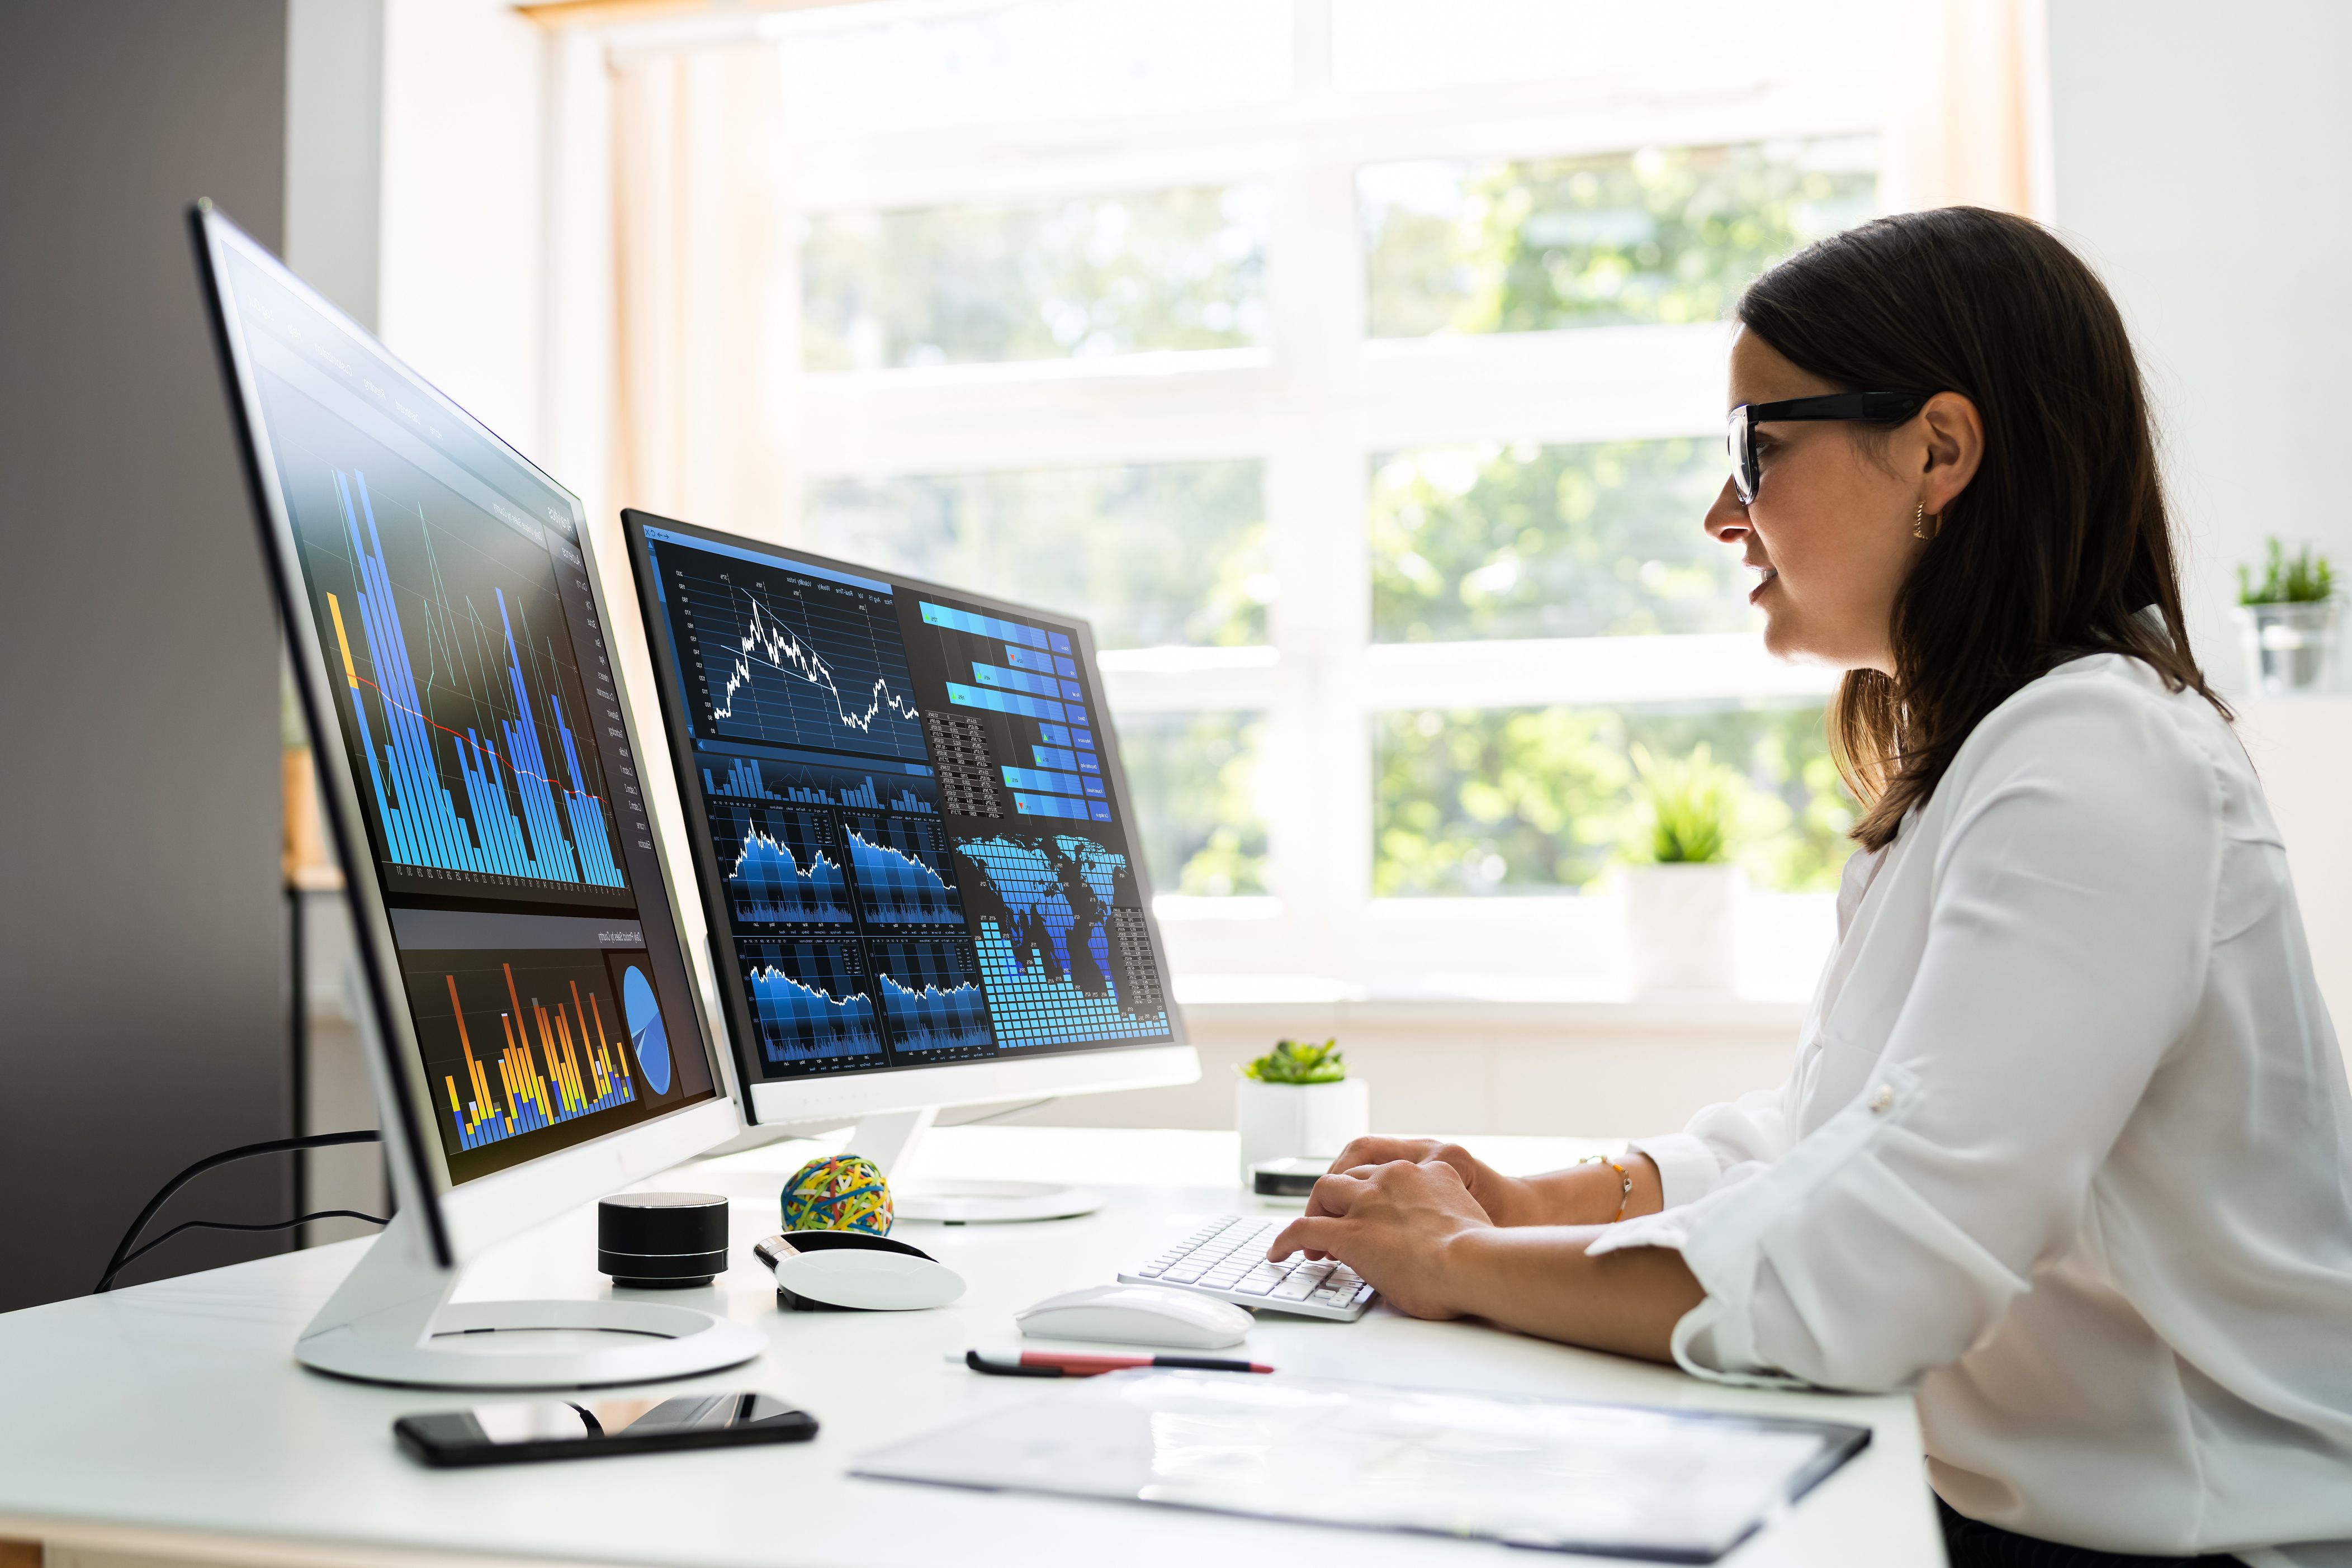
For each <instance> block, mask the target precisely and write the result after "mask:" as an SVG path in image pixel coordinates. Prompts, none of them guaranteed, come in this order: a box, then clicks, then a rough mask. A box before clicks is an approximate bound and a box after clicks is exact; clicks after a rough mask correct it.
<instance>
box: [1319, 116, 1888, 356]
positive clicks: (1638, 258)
mask: <svg viewBox="0 0 2352 1568" xmlns="http://www.w3.org/2000/svg"><path fill="white" fill-rule="evenodd" d="M1876 156H1877V154H1876V142H1875V140H1874V138H1871V137H1866V136H1865V137H1850V138H1842V139H1839V140H1835V141H1806V142H1774V143H1756V144H1750V145H1748V146H1741V147H1676V148H1645V149H1643V150H1642V151H1640V152H1621V153H1612V154H1608V155H1606V156H1601V157H1591V158H1545V159H1536V160H1532V161H1529V162H1518V163H1503V162H1414V163H1384V164H1375V165H1372V166H1370V167H1368V168H1366V169H1364V170H1362V171H1361V172H1360V173H1359V174H1358V176H1357V196H1358V201H1359V207H1360V213H1361V214H1362V223H1363V229H1364V243H1365V246H1366V249H1367V254H1368V257H1369V264H1370V286H1369V292H1370V331H1371V333H1372V335H1373V336H1374V337H1380V338H1414V337H1423V336H1426V335H1428V334H1430V333H1434V332H1531V331H1540V330H1544V329H1550V328H1561V327H1607V326H1615V325H1619V324H1622V323H1627V322H1664V323H1673V322H1684V321H1713V320H1717V319H1720V318H1721V317H1722V316H1723V315H1724V313H1725V312H1726V311H1727V309H1728V308H1729V307H1730V305H1731V303H1732V301H1733V300H1734V299H1736V298H1738V294H1739V291H1740V289H1742V288H1743V287H1746V286H1747V285H1748V280H1749V279H1751V278H1753V277H1755V276H1756V275H1757V274H1758V273H1759V272H1761V271H1763V270H1764V268H1765V267H1768V266H1769V265H1770V264H1771V263H1772V262H1774V261H1777V260H1778V259H1780V257H1781V256H1786V255H1788V254H1789V253H1790V251H1793V250H1795V249H1797V248H1798V247H1799V246H1803V245H1805V244H1807V243H1809V242H1811V241H1812V240H1815V239H1818V238H1820V237H1822V235H1828V234H1832V233H1835V232H1836V231H1837V230H1839V229H1842V228H1846V227H1849V226H1851V225H1853V224H1856V223H1858V222H1860V221H1861V220H1862V219H1864V218H1865V217H1867V216H1869V215H1870V213H1871V210H1872V207H1873V204H1874V202H1875V201H1876V199H1877V190H1878V181H1877V175H1876V173H1875V172H1874V165H1875V162H1876Z"/></svg>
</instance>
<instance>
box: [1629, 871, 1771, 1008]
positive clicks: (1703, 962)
mask: <svg viewBox="0 0 2352 1568" xmlns="http://www.w3.org/2000/svg"><path fill="white" fill-rule="evenodd" d="M1623 878H1624V880H1623V882H1622V884H1621V885H1622V889H1623V895H1624V901H1625V951H1626V957H1627V959H1628V961H1629V967H1630V968H1631V970H1632V979H1633V994H1634V995H1635V996H1636V997H1640V998H1647V999H1654V998H1676V997H1679V998H1689V999H1692V1000H1704V999H1720V998H1727V997H1729V996H1730V995H1731V994H1732V992H1733V988H1734V981H1735V977H1737V975H1738V957H1739V953H1738V935H1737V931H1738V911H1739V900H1740V897H1741V895H1742V894H1745V893H1746V892H1747V891H1748V878H1747V876H1746V874H1745V873H1742V872H1741V871H1740V869H1739V868H1738V866H1736V865H1732V864H1730V863H1728V862H1723V861H1714V862H1672V863H1665V864H1656V865H1637V866H1628V867H1626V868H1625V870H1624V872H1623Z"/></svg>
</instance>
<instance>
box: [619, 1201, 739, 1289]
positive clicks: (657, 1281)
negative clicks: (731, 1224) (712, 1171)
mask: <svg viewBox="0 0 2352 1568" xmlns="http://www.w3.org/2000/svg"><path fill="white" fill-rule="evenodd" d="M596 1267H597V1268H599V1269H601V1270H604V1272H605V1273H607V1274H610V1275H611V1276H613V1283H614V1284H615V1285H626V1286H628V1287H630V1288H631V1289H633V1290H638V1291H676V1290H683V1289H685V1288H686V1287H688V1286H689V1285H708V1284H709V1283H710V1281H712V1280H713V1279H714V1278H716V1277H717V1276H718V1275H719V1272H720V1271H721V1270H724V1269H725V1268H726V1267H727V1200H726V1199H725V1198H723V1197H719V1196H718V1195H717V1194H716V1193H708V1192H624V1193H617V1194H615V1195H614V1196H613V1197H608V1198H606V1199H604V1201H603V1202H602V1203H600V1204H598V1205H597V1206H596Z"/></svg>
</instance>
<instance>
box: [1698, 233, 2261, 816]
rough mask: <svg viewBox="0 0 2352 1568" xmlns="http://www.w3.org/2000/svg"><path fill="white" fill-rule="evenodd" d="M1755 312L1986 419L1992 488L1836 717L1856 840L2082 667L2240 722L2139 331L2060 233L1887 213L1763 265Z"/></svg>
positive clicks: (1796, 345) (1750, 314) (1763, 322)
mask: <svg viewBox="0 0 2352 1568" xmlns="http://www.w3.org/2000/svg"><path fill="white" fill-rule="evenodd" d="M1738 318H1739V320H1740V321H1741V323H1742V324H1743V325H1744V326H1746V327H1747V329H1748V330H1749V331H1751V332H1754V333H1755V334H1756V335H1757V336H1758V337H1759V338H1761V339H1763V340H1764V341H1765V342H1767V343H1769V344H1770V345H1771V346H1772V348H1774V349H1775V350H1779V351H1780V354H1781V355H1782V356H1783V357H1785V358H1786V359H1788V360H1789V361H1790V362H1792V363H1794V364H1796V365H1798V366H1800V367H1801V368H1802V369H1804V370H1807V371H1811V372H1812V373H1813V374H1814V375H1817V376H1820V377H1822V379H1823V380H1825V381H1828V382H1833V383H1834V384H1835V385H1836V386H1837V387H1838V388H1840V389H1841V390H1844V391H1854V392H1877V391H1905V390H1917V391H1921V392H1946V391H1948V392H1959V393H1961V394H1963V395H1965V396H1966V397H1968V398H1969V400H1970V401H1972V402H1975V404H1976V405H1977V409H1978V411H1979V413H1981V414H1982V416H1983V419H1984V427H1985V451H1984V457H1983V460H1982V462H1981V464H1980V465H1979V467H1978V469H1977V472H1976V476H1975V477H1974V478H1973V479H1971V480H1970V481H1969V486H1968V488H1967V489H1966V490H1964V491H1962V492H1961V494H1960V495H1959V497H1958V498H1957V499H1956V500H1954V501H1953V502H1952V504H1951V505H1950V506H1949V507H1947V508H1946V509H1945V512H1944V515H1943V518H1942V523H1941V526H1940V527H1939V528H1938V529H1937V532H1936V535H1935V537H1934V538H1933V539H1931V540H1930V541H1929V542H1928V544H1927V548H1926V549H1924V550H1922V551H1921V552H1920V555H1919V559H1918V561H1917V562H1916V565H1915V566H1914V567H1913V569H1912V570H1911V574H1910V576H1909V577H1908V578H1906V580H1904V583H1903V586H1902V588H1901V589H1900V590H1899V591H1897V592H1896V595H1895V617H1894V625H1893V633H1894V643H1893V646H1894V653H1895V674H1893V675H1892V676H1889V675H1886V674H1882V673H1880V672H1879V671H1876V670H1853V671H1849V672H1848V673H1847V674H1846V676H1845V679H1844V680H1843V683H1842V684H1841V685H1839V687H1838V693H1837V696H1836V698H1835V700H1834V701H1833V702H1832V705H1831V708H1830V747H1831V751H1832V755H1833V756H1834V757H1835V758H1836V759H1837V765H1838V771H1839V773H1840V774H1841V775H1843V778H1844V779H1845V781H1846V785H1847V787H1848V788H1850V789H1853V792H1854V794H1855V795H1856V796H1857V797H1859V798H1860V799H1861V800H1862V801H1863V804H1864V812H1863V817H1862V820H1861V821H1859V822H1857V823H1855V824H1854V829H1853V836H1854V837H1855V838H1856V839H1858V840H1860V841H1862V842H1863V843H1864V845H1866V846H1868V847H1870V848H1872V849H1876V848H1878V847H1880V846H1882V845H1884V844H1885V843H1886V842H1888V841H1890V840H1892V839H1893V838H1894V837H1895V831H1896V830H1897V829H1898V828H1899V827H1900V826H1901V825H1902V821H1903V818H1904V815H1905V813H1906V812H1908V811H1909V810H1911V809H1912V808H1913V807H1914V806H1916V805H1919V804H1922V803H1923V802H1925V801H1926V800H1927V798H1928V797H1929V796H1930V795H1932V794H1934V793H1935V789H1936V785H1937V782H1938V781H1939V780H1940V779H1942V778H1943V776H1944V770H1945V769H1946V768H1949V767H1950V766H1951V764H1952V758H1953V757H1954V756H1955V755H1956V754H1957V753H1958V750H1959V748H1960V744H1961V743H1962V742H1963V741H1965V740H1967V739H1968V737H1969V732H1970V731H1972V730H1974V729H1975V728H1976V727H1977V724H1978V723H1979V721H1980V720H1981V719H1982V718H1983V717H1984V716H1986V715H1987V714H1989V713H1990V712H1991V711H1992V710H1993V709H1994V708H1996V707H1998V706H2000V704H2001V703H2002V702H2004V701H2005V700H2007V699H2008V698H2009V696H2010V695H2011V694H2013V693H2014V692H2016V691H2017V689H2018V688H2019V687H2020V686H2022V685H2025V684H2026V683H2027V682H2029V681H2031V680H2033V679H2034V678H2036V677H2037V676H2039V675H2042V674H2045V673H2047V672H2048V671H2049V670H2050V669H2052V668H2053V666H2055V665H2057V664H2062V663H2063V662H2065V661H2066V660H2068V659H2072V658H2076V657H2079V656H2081V655H2083V654H2085V653H2125V654H2128V655H2130V656H2131V657H2133V658H2136V659H2138V660H2141V661H2142V662H2144V663H2145V664H2147V665H2148V666H2149V667H2150V668H2151V669H2153V670H2155V671H2156V672H2157V674H2159V675H2161V676H2162V677H2163V678H2164V682H2165V684H2166V685H2168V686H2169V687H2170V688H2171V689H2173V690H2175V691H2179V690H2181V689H2183V688H2189V689H2193V690H2195V691H2196V692H2198V693H2199V694H2200V695H2202V696H2204V697H2205V698H2206V699H2207V700H2208V701H2210V703H2212V705H2213V706H2215V707H2216V708H2217V709H2219V710H2220V711H2221V715H2222V716H2223V717H2225V718H2226V717H2228V716H2229V712H2230V710H2229V708H2228V707H2227V706H2224V705H2223V703H2222V701H2221V698H2220V697H2219V696H2217V695H2214V693H2213V691H2212V690H2211V688H2210V687H2209V686H2207V685H2206V684H2205V676H2204V674H2203V673H2202V672H2201V671H2200V670H2199V669H2198V667H2197V661H2196V659H2195V658H2194V657H2192V656H2191V654H2190V653H2189V632H2188V628H2187V627H2186V626H2185V625H2184V624H2183V622H2182V620H2181V614H2180V588H2179V582H2178V581H2177V580H2176V578H2175V576H2174V571H2173V551H2172V540H2171V532H2170V527H2169V525H2168V522H2167V520H2166V517H2165V510H2164V492H2163V487H2162V486H2161V484H2160V483H2159V482H2158V476H2157V465H2156V441H2155V436H2154V434H2153V433H2152V432H2151V430H2150V428H2149V423H2148V411H2147V396H2146V393H2145V392H2143V390H2142V388H2141V385H2140V376H2139V365H2138V362H2137V361H2136V360H2135V359H2134V358H2133V355H2132V349H2131V341H2130V340H2129V339H2128V338H2127V337H2126V335H2125V332H2124V324H2123V318H2122V317H2121V316H2120V315H2119V314H2118V313H2117V312H2116V304H2115V301H2114V300H2113V299H2112V298H2109V297H2108V295H2107V291H2106V288H2105V286H2104V285H2103V284H2101V283H2100V281H2099V279H2098V277H2097V276H2096V275H2095V274H2094V273H2093V272H2092V271H2091V269H2090V268H2089V267H2086V266H2084V263H2083V261H2082V259H2081V258H2080V257H2078V256H2075V255H2074V252H2073V251H2071V250H2068V249H2067V248H2066V246H2064V245H2063V244H2061V243H2060V242H2059V241H2058V240H2057V239H2056V238H2055V237H2053V235H2051V234H2050V233H2049V232H2048V231H2047V230H2045V229H2043V228H2042V226H2041V225H2038V224H2033V223H2029V222H2028V221H2026V220H2025V219H2023V218H2019V217H2011V216H2010V215H2009V214H2005V213H1995V212H1989V211H1987V210H1985V209H1984V208H1981V207H1944V208H1940V209H1938V210H1937V211H1934V212H1926V213H1906V214H1902V215H1900V216H1896V217H1887V218H1880V219H1877V220H1876V221H1875V222H1873V223H1868V224H1864V225H1862V226H1861V227H1859V228H1854V229H1849V230H1847V231H1846V232H1845V233H1843V234H1841V235H1834V236H1832V237H1831V238H1829V239H1825V240H1822V242H1821V243H1819V244H1818V245H1815V246H1811V247H1810V248H1808V249H1806V250H1803V251H1801V252H1799V253H1798V254H1797V255H1795V256H1790V258H1789V259H1788V260H1786V261H1784V262H1782V263H1780V265H1779V266H1778V267H1773V268H1772V269H1771V270H1770V271H1769V272H1767V273H1765V274H1764V275H1763V276H1762V277H1759V278H1758V279H1757V280H1756V281H1755V282H1754V283H1752V284H1750V285H1749V286H1748V291H1747V293H1746V294H1745V295H1744V296H1742V297H1741V298H1740V301H1739V307H1738ZM1861 430H1862V439H1864V440H1869V439H1873V438H1874V433H1871V432H1869V431H1868V429H1867V427H1861ZM2147 606H2153V607H2154V609H2155V611H2156V613H2157V616H2158V618H2159V619H2160V620H2161V622H2162V625H2161V627H2160V628H2159V627H2158V626H2157V625H2155V624H2152V623H2151V622H2150V621H2149V619H2148V618H2147V617H2146V616H2144V615H2142V614H2140V613H2138V612H2140V611H2141V610H2142V609H2143V607H2147Z"/></svg>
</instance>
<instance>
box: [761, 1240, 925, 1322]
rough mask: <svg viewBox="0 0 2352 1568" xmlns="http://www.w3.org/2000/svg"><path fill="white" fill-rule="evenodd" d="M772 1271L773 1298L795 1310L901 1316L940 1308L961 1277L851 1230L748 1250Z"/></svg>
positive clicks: (917, 1251) (917, 1253)
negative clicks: (896, 1313)
mask: <svg viewBox="0 0 2352 1568" xmlns="http://www.w3.org/2000/svg"><path fill="white" fill-rule="evenodd" d="M751 1250H752V1251H753V1252H755V1253H757V1254H758V1255H759V1257H760V1259H761V1261H762V1262H764V1263H766V1264H767V1265H768V1267H769V1268H770V1269H772V1270H775V1275H776V1300H777V1303H778V1304H779V1305H781V1306H785V1307H789V1308H791V1309H793V1311H795V1312H820V1311H823V1310H824V1309H826V1308H849V1309H853V1310H855V1311H858V1312H912V1311H914V1310H916V1309H918V1308H921V1307H944V1306H946V1305H947V1304H948V1303H949V1302H950V1301H954V1300H955V1299H956V1298H957V1297H959V1296H961V1295H962V1294H963V1276H962V1275H961V1274H959V1273H957V1272H956V1271H955V1270H953V1269H950V1268H949V1267H948V1266H947V1265H946V1264H944V1263H942V1262H940V1260H938V1259H936V1258H934V1257H932V1256H931V1255H930V1254H929V1253H928V1252H926V1251H924V1250H923V1249H921V1248H919V1247H913V1246H909V1245H908V1243H906V1242H904V1241H893V1240H892V1239H890V1238H888V1237H887V1236H868V1235H866V1234H865V1233H864V1232H863V1231H856V1230H792V1231H787V1232H785V1233H784V1234H783V1235H781V1236H771V1237H769V1238H768V1239H766V1240H765V1241H762V1242H761V1243H759V1244H758V1245H757V1246H755V1247H753V1248H752V1249H751Z"/></svg>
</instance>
